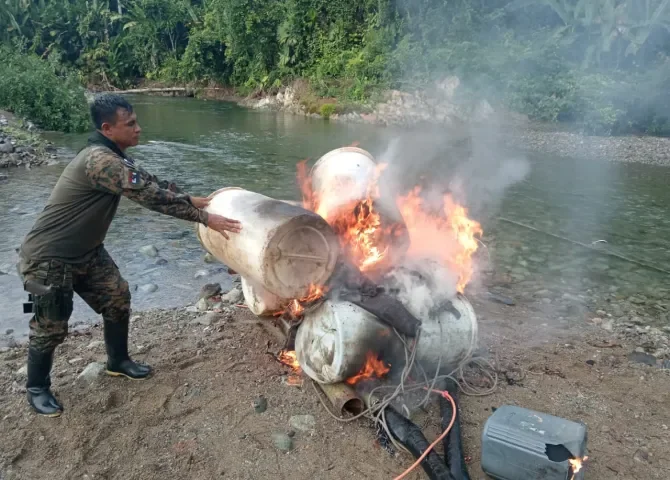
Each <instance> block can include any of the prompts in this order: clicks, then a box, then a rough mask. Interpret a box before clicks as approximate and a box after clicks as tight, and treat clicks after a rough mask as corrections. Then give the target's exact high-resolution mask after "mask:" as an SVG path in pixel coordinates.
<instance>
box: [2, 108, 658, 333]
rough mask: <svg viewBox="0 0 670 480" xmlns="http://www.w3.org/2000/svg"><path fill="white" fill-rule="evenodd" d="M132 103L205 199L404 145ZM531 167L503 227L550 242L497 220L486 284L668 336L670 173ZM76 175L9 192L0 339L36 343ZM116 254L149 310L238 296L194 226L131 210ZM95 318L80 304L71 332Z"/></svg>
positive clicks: (166, 170)
mask: <svg viewBox="0 0 670 480" xmlns="http://www.w3.org/2000/svg"><path fill="white" fill-rule="evenodd" d="M132 101H133V103H134V106H135V108H136V111H137V113H138V117H139V119H140V123H141V125H142V127H143V129H144V132H143V137H142V139H143V140H142V141H143V143H142V145H141V146H139V147H137V148H135V149H133V151H132V155H133V156H134V157H135V158H136V159H137V160H138V161H140V162H141V163H142V165H143V166H145V167H146V168H147V169H148V170H149V171H150V172H152V173H154V174H155V175H157V176H158V177H159V178H162V179H170V180H175V181H176V182H177V183H178V184H179V185H180V186H182V187H183V188H184V190H185V191H187V192H189V193H190V194H193V195H203V196H205V195H208V194H209V193H211V192H212V191H213V190H216V189H218V188H221V187H224V186H231V185H235V186H241V187H243V188H247V189H249V190H253V191H257V192H260V193H263V194H266V195H269V196H273V197H276V198H283V199H296V198H298V197H299V193H298V189H297V186H296V181H295V165H296V163H297V162H298V161H300V160H303V159H305V158H308V157H309V158H318V157H319V156H321V155H323V154H324V153H326V152H327V151H329V150H331V149H333V148H337V147H340V146H343V145H348V144H351V143H352V142H355V141H358V142H360V144H361V146H362V147H363V148H366V149H368V150H370V151H371V152H372V153H373V154H375V155H379V154H381V153H382V152H384V151H385V149H386V148H387V146H388V143H389V142H390V141H391V140H392V139H393V138H396V137H397V135H398V132H394V131H392V130H390V129H382V128H378V127H373V126H362V125H353V124H351V125H349V124H343V123H336V122H328V121H325V120H322V119H311V118H304V117H300V116H292V115H284V114H276V113H269V112H258V111H251V110H247V109H243V108H240V107H238V106H235V105H233V104H228V103H220V102H207V101H199V100H193V99H182V98H159V97H136V98H133V99H132ZM85 138H86V136H80V135H75V136H64V135H57V136H53V137H52V140H53V141H54V143H56V144H57V145H58V146H59V147H60V148H62V149H63V150H64V151H65V152H68V153H69V154H70V156H71V155H72V153H73V152H74V151H76V150H77V149H78V148H80V147H81V145H82V144H83V143H84V141H85ZM529 159H530V161H531V171H530V174H529V176H528V177H527V178H526V179H525V181H523V182H522V183H520V184H518V185H516V186H514V187H512V188H511V189H510V190H508V191H507V192H506V194H505V196H504V198H503V200H502V204H501V205H500V208H499V209H498V210H497V211H496V217H503V218H505V219H508V220H512V221H514V222H518V223H522V224H524V225H527V226H530V227H534V228H535V229H537V230H539V231H535V230H531V229H528V228H525V227H522V226H519V225H516V224H513V223H509V222H504V221H496V220H495V218H494V219H492V220H490V221H488V222H487V223H485V225H484V228H485V231H486V235H485V243H486V244H487V246H488V250H486V249H481V250H480V254H481V255H483V256H486V255H487V252H488V254H490V255H491V258H492V260H493V267H492V268H490V269H489V270H490V271H488V272H482V275H481V276H480V278H482V279H484V281H485V282H484V283H486V284H487V285H488V286H489V287H490V288H494V289H496V290H498V291H499V292H502V293H506V294H509V295H511V296H513V297H515V298H516V299H517V300H523V301H528V302H532V303H534V304H536V305H538V306H539V308H538V312H542V313H543V314H544V315H546V316H547V317H548V318H547V321H548V322H552V321H554V319H555V320H556V321H563V320H564V319H565V318H568V317H569V316H570V315H573V314H575V308H577V311H580V312H582V313H583V308H582V307H584V306H587V308H588V309H590V310H593V311H595V310H596V309H598V308H602V309H605V310H607V311H608V313H609V312H610V311H611V312H612V313H611V314H612V315H613V316H614V317H620V316H625V315H629V316H632V315H641V316H644V317H646V318H647V319H648V320H649V321H650V322H655V323H657V324H659V325H663V324H665V325H667V322H668V317H667V312H668V310H667V309H668V304H667V299H668V298H670V278H669V276H668V275H667V274H664V273H661V272H660V271H658V270H665V271H670V216H669V215H668V209H669V207H670V189H669V188H668V185H670V168H661V167H653V166H647V165H641V164H614V163H601V162H597V161H595V160H594V161H586V162H585V161H577V160H572V159H569V158H568V159H566V158H555V157H550V156H546V155H529ZM63 167H64V164H62V165H56V166H50V167H44V168H36V169H33V170H30V171H26V170H23V169H20V170H10V171H9V172H8V174H9V180H8V181H7V182H4V183H2V184H0V225H2V231H1V232H0V271H2V272H5V273H8V275H0V291H2V297H1V298H2V300H1V302H0V339H1V338H2V334H3V333H4V332H5V331H6V330H8V329H13V330H14V333H13V335H14V337H16V338H20V337H22V336H24V335H25V333H26V330H27V322H28V316H27V315H23V314H22V313H21V312H22V308H21V302H22V301H23V299H24V298H25V294H24V292H23V291H22V289H21V286H20V282H19V280H18V278H17V277H16V268H15V263H16V252H15V249H16V248H17V247H18V246H19V245H20V243H21V241H22V239H23V237H24V236H25V234H26V233H27V232H28V230H29V229H30V227H31V226H32V224H33V222H34V220H35V218H36V215H37V214H38V213H39V212H40V211H41V209H42V208H43V205H44V202H45V200H46V199H47V197H48V196H49V193H50V191H51V189H52V187H53V185H54V184H55V182H56V180H57V178H58V175H59V174H60V172H61V171H62V169H63ZM548 233H550V234H554V235H557V236H559V237H564V238H565V239H569V240H572V241H574V242H580V243H582V244H583V245H586V246H590V247H591V249H589V248H586V247H585V246H583V245H582V246H580V245H577V244H575V243H571V242H569V241H566V240H562V239H558V238H556V237H554V236H551V235H548ZM598 240H605V241H606V243H605V242H597V241H598ZM593 242H596V243H593ZM145 245H154V246H155V247H156V248H157V249H158V250H159V257H158V258H160V259H164V260H166V261H167V262H164V261H163V260H158V258H148V257H146V256H144V255H143V254H141V253H140V252H139V249H140V248H141V247H142V246H145ZM106 247H107V249H108V250H109V251H110V253H111V254H112V256H113V257H114V259H115V260H116V262H117V264H118V265H119V267H120V269H121V271H122V273H123V275H124V276H125V278H126V279H127V280H128V281H129V283H130V284H131V288H132V289H133V308H134V309H135V310H141V309H144V308H150V307H156V306H161V307H172V306H180V305H184V304H187V303H191V302H194V301H195V300H197V293H198V291H199V289H200V287H201V286H202V285H204V284H205V283H212V282H219V283H221V284H222V286H223V288H224V289H225V288H226V287H227V286H229V285H230V284H231V279H230V277H229V276H228V275H227V273H225V271H224V269H223V267H222V266H221V265H220V264H207V263H205V262H204V261H203V254H204V252H203V250H202V248H201V247H200V244H199V243H198V241H197V239H196V237H195V234H194V228H193V225H192V224H189V223H187V222H183V221H180V220H176V219H173V218H170V217H166V216H162V215H159V214H157V213H154V212H151V211H149V210H146V209H144V208H142V207H140V206H139V205H136V204H134V203H132V202H130V201H127V200H125V199H124V200H123V201H122V203H121V207H120V208H119V211H118V214H117V217H116V219H115V220H114V223H113V224H112V227H111V229H110V232H109V234H108V237H107V240H106ZM596 250H599V251H596ZM604 250H606V251H608V252H611V253H614V254H617V255H619V256H622V257H626V258H627V259H628V260H622V259H620V258H617V257H614V256H611V255H605V254H603V253H602V251H604ZM629 260H632V261H629ZM642 263H644V264H649V265H651V266H652V267H655V268H656V269H657V270H653V269H651V268H647V267H644V266H641V265H640V264H642ZM148 284H155V285H156V286H157V287H158V289H157V290H156V291H154V292H152V293H148V292H146V293H145V291H144V289H143V288H142V287H143V286H145V285H148ZM95 319H96V316H95V314H94V313H93V312H92V311H90V310H89V309H88V308H87V307H86V306H85V305H84V304H83V302H81V301H80V300H78V299H77V301H76V304H75V313H74V314H73V318H72V321H71V324H72V325H77V324H78V323H86V322H89V321H92V320H95ZM7 338H9V337H8V336H5V340H4V341H5V342H6V341H7ZM2 342H3V340H0V343H2Z"/></svg>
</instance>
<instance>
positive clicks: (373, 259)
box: [297, 160, 391, 272]
mask: <svg viewBox="0 0 670 480" xmlns="http://www.w3.org/2000/svg"><path fill="white" fill-rule="evenodd" d="M386 167H387V165H386V164H379V165H377V167H376V168H375V172H374V177H373V179H372V181H371V182H370V185H368V188H367V194H366V198H365V199H363V200H361V201H359V202H358V203H355V204H353V205H352V206H351V207H352V208H351V209H350V210H349V211H343V209H340V210H338V211H329V210H328V204H329V202H323V201H321V200H323V199H319V198H316V195H315V193H314V190H313V188H312V179H311V177H310V176H309V175H308V173H307V164H306V160H305V161H302V162H300V163H298V165H297V178H298V184H299V185H300V189H301V191H302V199H303V200H302V203H303V207H304V208H306V209H308V210H311V211H313V212H315V213H316V214H318V215H319V216H321V217H323V218H324V219H325V220H326V221H327V222H328V223H329V224H330V226H331V227H333V229H334V230H335V233H336V234H337V236H338V238H339V239H340V244H341V245H342V247H343V249H344V250H345V251H346V252H347V254H348V256H349V259H350V260H352V261H353V262H354V263H355V264H356V265H357V266H358V268H359V269H360V270H361V271H362V272H365V271H367V270H370V269H371V268H372V267H374V266H375V265H377V264H379V263H380V262H381V261H382V260H384V258H385V257H386V254H387V253H388V250H389V246H388V245H384V243H385V240H386V241H387V242H388V241H390V240H391V239H390V237H389V236H388V235H386V232H384V231H383V229H382V222H381V216H380V215H379V213H378V212H377V211H376V210H375V208H374V201H375V200H376V199H378V198H379V187H378V183H379V177H380V176H381V174H382V172H383V171H384V169H385V168H386ZM338 188H343V187H342V186H341V185H338ZM341 194H342V192H339V191H337V189H335V190H334V191H332V192H329V195H332V196H337V195H341Z"/></svg>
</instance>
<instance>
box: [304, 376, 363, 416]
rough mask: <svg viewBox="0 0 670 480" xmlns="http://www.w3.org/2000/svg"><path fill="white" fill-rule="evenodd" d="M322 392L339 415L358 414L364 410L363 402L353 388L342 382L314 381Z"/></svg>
mask: <svg viewBox="0 0 670 480" xmlns="http://www.w3.org/2000/svg"><path fill="white" fill-rule="evenodd" d="M315 384H316V385H317V386H318V387H319V388H320V389H321V391H322V392H323V393H324V395H325V396H326V398H327V399H328V401H330V404H331V405H332V406H333V409H334V410H335V412H336V413H338V414H339V415H340V416H341V417H344V416H345V414H347V413H349V414H351V415H354V416H355V415H360V414H361V413H363V410H365V404H364V403H363V400H362V399H361V397H359V396H358V395H357V394H356V392H355V391H354V389H353V388H351V387H350V386H348V385H346V384H344V383H331V384H321V383H315Z"/></svg>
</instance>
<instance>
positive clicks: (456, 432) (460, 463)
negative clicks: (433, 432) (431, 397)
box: [440, 379, 470, 480]
mask: <svg viewBox="0 0 670 480" xmlns="http://www.w3.org/2000/svg"><path fill="white" fill-rule="evenodd" d="M444 385H445V386H444V387H443V388H445V389H446V391H447V392H449V395H451V398H453V399H454V403H455V404H456V419H455V420H454V425H453V426H452V427H451V430H449V433H448V434H447V436H446V437H444V440H442V445H443V446H444V461H445V463H446V465H447V467H448V468H449V473H450V474H451V476H452V478H454V480H470V475H468V468H467V466H466V465H465V459H464V458H463V443H462V442H461V421H460V415H459V414H458V399H457V396H458V385H457V384H456V382H454V381H453V380H451V379H447V380H446V383H445V384H444ZM440 413H441V414H442V429H443V431H444V429H446V428H447V427H448V426H449V423H450V422H451V417H452V415H453V414H454V411H453V409H452V407H451V402H450V401H449V400H447V399H446V398H444V397H442V396H440Z"/></svg>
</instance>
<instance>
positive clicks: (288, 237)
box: [196, 187, 339, 299]
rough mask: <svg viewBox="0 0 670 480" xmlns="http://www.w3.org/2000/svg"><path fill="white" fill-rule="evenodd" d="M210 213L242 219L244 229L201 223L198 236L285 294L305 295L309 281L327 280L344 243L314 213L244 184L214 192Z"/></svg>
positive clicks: (256, 279)
mask: <svg viewBox="0 0 670 480" xmlns="http://www.w3.org/2000/svg"><path fill="white" fill-rule="evenodd" d="M209 198H210V199H211V200H210V203H209V205H208V206H207V207H206V208H205V210H206V211H207V212H209V213H214V214H218V215H223V216H225V217H228V218H233V219H235V220H239V221H240V222H241V224H242V232H241V233H239V234H236V233H231V234H229V235H230V239H229V240H226V239H225V238H224V237H223V235H221V234H220V233H219V232H216V231H214V230H212V229H210V228H207V227H205V226H204V225H202V224H198V225H197V226H196V234H197V236H198V240H199V241H200V243H201V244H202V245H203V247H204V248H205V249H206V250H207V251H208V252H209V253H211V254H212V255H213V256H214V257H216V258H217V259H218V260H219V261H221V262H222V263H224V264H225V265H227V266H229V267H230V268H232V269H233V270H235V271H236V272H238V273H239V274H240V275H241V276H242V277H246V278H247V280H251V281H253V282H255V283H256V284H258V285H261V286H262V287H263V288H265V289H266V290H268V291H269V292H271V293H273V294H275V295H277V296H278V297H280V298H283V299H292V298H303V297H304V296H306V295H307V294H308V292H309V287H310V285H325V284H326V282H327V281H328V279H329V278H330V276H331V274H332V273H333V270H334V268H335V263H336V261H337V257H338V255H339V242H338V239H337V237H336V236H335V233H334V232H333V230H332V229H331V228H330V226H329V225H328V223H327V222H326V221H325V220H324V219H323V218H321V217H320V216H319V215H316V214H315V213H313V212H310V211H308V210H305V209H304V208H301V207H298V206H294V205H290V204H288V203H286V202H282V201H279V200H275V199H273V198H269V197H266V196H264V195H261V194H259V193H254V192H250V191H247V190H243V189H241V188H236V187H229V188H222V189H220V190H217V191H216V192H214V193H212V194H211V195H210V196H209Z"/></svg>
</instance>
